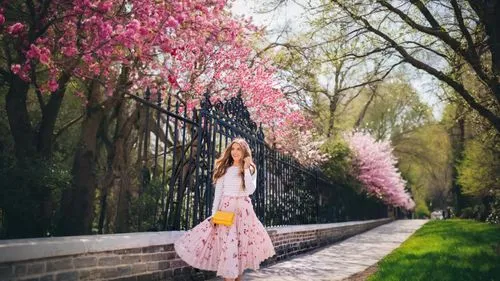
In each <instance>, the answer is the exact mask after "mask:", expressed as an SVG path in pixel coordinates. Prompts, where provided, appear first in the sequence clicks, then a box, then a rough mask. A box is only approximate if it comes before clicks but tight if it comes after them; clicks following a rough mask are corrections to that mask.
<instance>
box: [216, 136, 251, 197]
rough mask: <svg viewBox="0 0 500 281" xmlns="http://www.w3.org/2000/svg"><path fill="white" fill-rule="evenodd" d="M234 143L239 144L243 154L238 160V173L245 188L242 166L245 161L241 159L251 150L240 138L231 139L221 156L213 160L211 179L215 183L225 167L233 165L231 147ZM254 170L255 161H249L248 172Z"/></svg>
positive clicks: (224, 171)
mask: <svg viewBox="0 0 500 281" xmlns="http://www.w3.org/2000/svg"><path fill="white" fill-rule="evenodd" d="M235 143H237V144H239V145H240V146H241V148H242V150H243V156H242V158H241V161H240V172H239V174H240V176H241V182H242V186H243V189H245V180H244V177H245V171H244V168H243V167H244V163H245V162H244V161H243V159H245V157H247V156H250V157H251V156H252V150H250V146H249V145H248V143H247V142H246V141H245V140H244V139H242V138H235V139H233V141H231V143H230V144H229V145H228V146H227V147H226V149H224V151H223V152H222V154H221V156H220V157H219V158H217V159H216V160H215V168H214V172H213V176H212V179H213V182H214V183H215V182H216V181H217V179H219V178H220V177H222V176H223V175H225V174H226V171H227V169H228V168H229V167H231V166H232V165H233V163H234V160H233V157H232V156H231V148H232V147H233V144H235ZM256 171H257V168H256V166H255V163H253V161H252V162H250V172H251V173H252V174H254V173H255V172H256Z"/></svg>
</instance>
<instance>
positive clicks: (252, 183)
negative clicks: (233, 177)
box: [245, 169, 257, 195]
mask: <svg viewBox="0 0 500 281" xmlns="http://www.w3.org/2000/svg"><path fill="white" fill-rule="evenodd" d="M252 170H253V171H254V172H253V174H252V173H251V172H250V169H245V192H246V193H248V195H250V194H252V193H254V192H255V189H256V188H257V170H256V169H252Z"/></svg>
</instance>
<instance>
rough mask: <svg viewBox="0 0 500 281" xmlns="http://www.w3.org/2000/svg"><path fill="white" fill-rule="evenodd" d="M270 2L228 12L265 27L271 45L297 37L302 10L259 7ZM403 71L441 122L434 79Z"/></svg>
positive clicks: (240, 0)
mask: <svg viewBox="0 0 500 281" xmlns="http://www.w3.org/2000/svg"><path fill="white" fill-rule="evenodd" d="M269 2H270V1H264V0H235V1H234V2H232V7H231V11H232V13H233V14H234V15H236V16H245V17H248V16H251V17H252V21H253V23H254V24H256V25H258V26H266V29H267V30H268V31H269V35H268V40H269V41H271V42H273V41H275V39H276V36H277V34H279V32H280V31H281V30H282V29H283V27H284V26H288V29H289V31H290V32H291V34H294V33H299V32H300V31H301V30H302V28H301V26H303V23H304V19H305V16H304V9H303V8H302V7H301V6H300V5H298V4H296V3H295V2H294V1H287V5H281V6H280V7H279V8H277V9H275V10H272V9H270V8H268V7H265V6H264V5H265V4H263V3H269ZM263 10H268V11H269V10H271V11H270V12H266V13H262V12H261V11H263ZM405 70H407V71H406V73H407V74H409V76H410V77H409V78H410V79H409V82H410V84H411V85H412V86H413V88H414V89H415V90H416V91H417V92H418V93H419V95H420V97H421V99H422V101H424V102H425V103H427V104H428V105H429V106H430V107H431V108H432V111H433V115H434V117H435V118H436V119H441V117H442V113H443V109H444V103H442V102H441V101H440V100H439V99H438V97H437V95H436V91H441V90H440V89H439V87H438V83H437V81H436V79H434V78H431V77H430V76H429V75H427V74H425V73H423V72H422V71H417V70H416V69H414V68H413V67H411V66H406V67H405Z"/></svg>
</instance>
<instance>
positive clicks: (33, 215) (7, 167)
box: [0, 155, 71, 238]
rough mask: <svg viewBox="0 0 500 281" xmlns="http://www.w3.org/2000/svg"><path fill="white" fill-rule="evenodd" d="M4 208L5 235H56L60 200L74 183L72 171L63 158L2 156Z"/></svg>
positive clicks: (0, 192)
mask: <svg viewBox="0 0 500 281" xmlns="http://www.w3.org/2000/svg"><path fill="white" fill-rule="evenodd" d="M2 159H3V160H4V161H2V162H1V164H0V182H1V183H2V187H1V188H0V209H2V214H3V215H4V216H5V217H4V219H5V220H4V224H3V225H1V229H2V236H3V237H5V238H8V237H16V238H21V237H40V236H50V235H52V234H54V229H55V223H56V216H55V215H54V214H56V213H57V212H58V209H59V200H60V197H61V192H62V190H63V189H64V188H67V187H68V186H70V181H71V174H70V171H69V170H68V169H67V168H66V167H65V166H64V165H61V164H59V161H58V160H59V159H52V160H43V159H36V158H33V159H30V162H24V163H20V162H17V161H15V160H14V159H13V158H12V157H10V156H9V155H2Z"/></svg>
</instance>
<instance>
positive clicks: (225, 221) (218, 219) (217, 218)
mask: <svg viewBox="0 0 500 281" xmlns="http://www.w3.org/2000/svg"><path fill="white" fill-rule="evenodd" d="M233 220H234V213H233V212H224V211H217V212H215V215H214V216H213V217H212V221H213V222H214V223H215V224H222V225H225V226H231V225H232V224H233Z"/></svg>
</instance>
